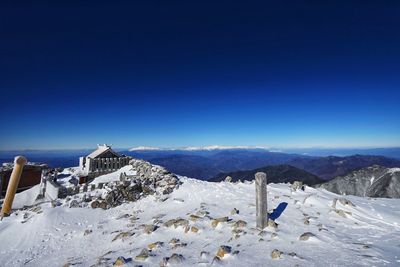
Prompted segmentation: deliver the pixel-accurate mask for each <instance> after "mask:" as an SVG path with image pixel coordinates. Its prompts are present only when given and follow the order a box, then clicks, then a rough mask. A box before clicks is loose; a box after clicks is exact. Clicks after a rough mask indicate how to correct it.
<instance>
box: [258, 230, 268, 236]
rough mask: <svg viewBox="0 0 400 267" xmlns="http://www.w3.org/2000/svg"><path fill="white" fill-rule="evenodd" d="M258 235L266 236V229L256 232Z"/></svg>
mask: <svg viewBox="0 0 400 267" xmlns="http://www.w3.org/2000/svg"><path fill="white" fill-rule="evenodd" d="M258 235H259V236H266V235H267V232H266V231H260V232H259V233H258Z"/></svg>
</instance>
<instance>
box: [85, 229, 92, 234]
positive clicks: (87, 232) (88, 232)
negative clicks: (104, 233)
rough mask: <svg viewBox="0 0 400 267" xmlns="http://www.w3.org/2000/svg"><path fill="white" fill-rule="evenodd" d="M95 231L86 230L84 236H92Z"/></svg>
mask: <svg viewBox="0 0 400 267" xmlns="http://www.w3.org/2000/svg"><path fill="white" fill-rule="evenodd" d="M92 232H93V231H92V230H91V229H86V230H85V232H84V233H83V235H89V234H91V233H92Z"/></svg>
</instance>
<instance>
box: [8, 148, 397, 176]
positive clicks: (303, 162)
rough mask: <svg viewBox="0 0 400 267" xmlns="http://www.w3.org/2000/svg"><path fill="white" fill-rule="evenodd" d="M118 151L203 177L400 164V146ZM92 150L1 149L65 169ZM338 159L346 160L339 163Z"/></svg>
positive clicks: (338, 171) (323, 172)
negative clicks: (280, 168)
mask: <svg viewBox="0 0 400 267" xmlns="http://www.w3.org/2000/svg"><path fill="white" fill-rule="evenodd" d="M116 150H117V151H119V152H120V153H122V154H125V155H129V156H132V157H135V158H139V159H144V160H147V161H150V162H151V163H153V164H158V165H161V166H164V167H166V168H167V169H169V170H170V171H171V172H174V173H177V174H179V175H185V176H188V177H193V178H197V179H202V180H209V179H212V178H215V177H216V176H218V175H219V176H221V175H222V174H221V173H229V172H235V171H243V170H252V169H257V168H262V167H266V166H273V165H281V164H286V165H291V166H294V167H297V168H299V169H301V170H305V171H307V172H310V173H312V174H314V175H317V176H319V177H320V178H322V179H325V180H330V179H332V178H334V177H336V176H337V175H345V174H347V173H348V172H350V171H353V170H357V169H360V168H363V167H368V166H371V165H375V164H376V165H382V166H386V167H400V148H371V149H344V148H341V149H333V148H325V149H323V148H306V149H299V148H296V149H282V150H279V152H276V150H274V152H271V151H268V150H265V149H222V150H192V151H190V150H189V151H188V150H183V149H182V150H179V149H177V150H141V151H129V150H127V149H116ZM91 151H92V150H91V149H80V150H48V151H46V150H24V151H0V163H3V162H12V160H13V157H14V156H16V155H20V154H22V155H25V156H26V157H27V158H28V160H29V161H32V162H42V163H47V164H48V165H49V166H51V167H64V168H65V167H71V166H77V165H78V159H79V157H80V156H85V155H87V154H89V153H90V152H91ZM354 155H356V156H354ZM338 162H344V163H343V164H342V165H341V166H338Z"/></svg>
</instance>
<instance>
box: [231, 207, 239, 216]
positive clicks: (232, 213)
mask: <svg viewBox="0 0 400 267" xmlns="http://www.w3.org/2000/svg"><path fill="white" fill-rule="evenodd" d="M236 214H239V210H238V209H236V208H233V210H232V211H231V215H236Z"/></svg>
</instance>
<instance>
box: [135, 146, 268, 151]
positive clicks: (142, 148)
mask: <svg viewBox="0 0 400 267" xmlns="http://www.w3.org/2000/svg"><path fill="white" fill-rule="evenodd" d="M236 149H239V150H242V149H245V150H246V149H262V150H268V148H267V147H264V146H218V145H212V146H188V147H179V148H160V147H149V146H138V147H133V148H131V149H129V151H152V150H164V151H176V150H179V151H213V150H236Z"/></svg>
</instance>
